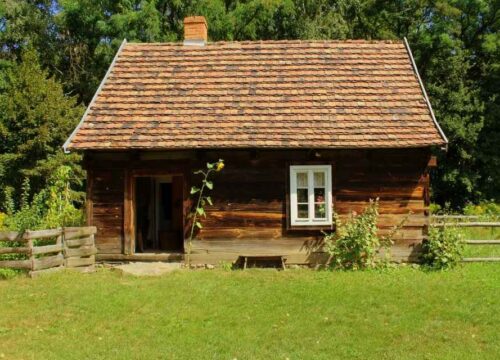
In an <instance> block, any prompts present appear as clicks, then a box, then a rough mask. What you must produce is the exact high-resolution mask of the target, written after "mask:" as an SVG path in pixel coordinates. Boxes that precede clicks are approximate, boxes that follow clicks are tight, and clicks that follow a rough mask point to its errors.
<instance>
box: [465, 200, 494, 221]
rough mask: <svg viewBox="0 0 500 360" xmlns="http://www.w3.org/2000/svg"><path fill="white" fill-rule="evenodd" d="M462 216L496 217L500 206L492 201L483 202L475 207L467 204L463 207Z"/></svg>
mask: <svg viewBox="0 0 500 360" xmlns="http://www.w3.org/2000/svg"><path fill="white" fill-rule="evenodd" d="M464 214H465V215H476V216H484V217H498V216H500V204H497V203H495V202H493V201H484V202H481V203H479V204H477V205H474V204H467V205H466V206H465V207H464Z"/></svg>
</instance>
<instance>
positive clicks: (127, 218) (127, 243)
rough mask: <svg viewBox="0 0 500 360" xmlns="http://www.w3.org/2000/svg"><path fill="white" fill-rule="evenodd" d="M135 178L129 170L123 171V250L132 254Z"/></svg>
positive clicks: (133, 242) (133, 244) (133, 245)
mask: <svg viewBox="0 0 500 360" xmlns="http://www.w3.org/2000/svg"><path fill="white" fill-rule="evenodd" d="M134 185H135V178H134V177H133V176H132V175H131V174H130V171H128V170H126V171H125V187H124V195H123V197H124V206H123V231H124V243H123V252H124V253H125V254H132V253H133V252H134V249H133V248H134V247H135V221H134V203H135V202H134V198H135V196H134V195H135V194H134V193H135V186H134Z"/></svg>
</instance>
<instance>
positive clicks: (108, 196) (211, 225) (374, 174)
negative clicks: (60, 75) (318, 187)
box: [87, 149, 430, 262]
mask: <svg viewBox="0 0 500 360" xmlns="http://www.w3.org/2000/svg"><path fill="white" fill-rule="evenodd" d="M317 153H318V155H319V157H318V156H316V152H315V151H283V150H280V151H271V150H269V151H257V152H255V151H236V150H235V151H197V152H193V151H191V152H176V153H142V154H135V155H134V157H133V160H130V159H129V160H127V156H129V157H130V155H127V154H114V155H106V156H108V157H110V158H115V161H114V162H113V164H114V165H113V166H114V167H115V169H114V170H109V169H106V170H104V169H103V170H99V169H98V168H99V167H105V166H106V163H105V162H103V161H97V159H99V158H100V157H101V156H103V155H99V154H91V156H88V157H89V158H92V159H94V161H91V162H89V163H88V165H87V167H88V168H89V169H90V170H91V171H90V172H89V174H93V175H92V176H93V179H92V184H93V185H92V189H91V191H92V193H91V194H89V196H90V197H89V198H90V199H92V202H93V213H92V217H93V224H94V225H96V226H97V227H98V233H97V236H96V243H97V246H98V247H99V249H100V250H101V252H109V253H110V254H111V253H119V252H122V251H123V248H122V244H123V222H124V217H123V198H124V194H123V188H124V179H123V174H124V173H134V171H135V172H136V173H141V172H144V173H147V172H154V171H157V172H169V171H171V172H173V173H174V172H175V173H179V172H181V173H183V174H184V177H185V179H186V182H187V184H186V187H185V188H186V189H189V187H190V186H191V183H192V182H193V181H197V180H196V177H195V176H194V175H192V172H193V171H194V170H196V169H198V168H200V167H204V166H205V163H206V162H207V161H215V160H217V159H218V158H223V159H224V160H225V162H226V167H225V169H224V170H223V172H221V173H218V174H216V177H215V179H214V183H215V188H214V190H213V192H212V194H211V195H212V198H213V200H214V205H213V206H210V207H208V208H207V214H208V215H207V218H206V219H203V221H202V223H203V229H202V230H201V231H200V232H199V233H198V234H197V241H196V242H195V244H194V253H195V254H199V255H200V256H202V255H203V256H202V257H200V261H204V259H205V260H206V261H218V260H221V259H222V260H223V259H226V258H232V257H233V256H235V254H236V253H238V252H239V253H241V252H245V249H261V250H262V249H263V248H262V246H263V244H265V246H266V247H267V248H268V249H269V251H275V252H280V251H281V252H283V251H288V252H290V253H292V252H296V251H297V249H298V252H299V253H303V254H302V255H301V256H298V257H296V258H295V262H308V261H315V260H314V259H316V258H317V257H318V256H319V255H318V253H317V252H318V247H317V246H318V244H319V243H320V239H321V232H320V231H318V230H297V229H290V228H289V226H288V225H287V212H288V209H287V207H288V205H287V204H288V202H287V201H288V200H287V193H288V191H287V189H288V177H289V173H288V167H289V165H290V164H292V163H296V164H308V163H321V164H332V166H333V170H332V171H333V184H332V185H333V186H332V190H333V196H334V207H335V211H336V212H337V213H339V214H341V215H345V216H347V215H348V214H349V213H350V212H351V211H355V212H358V213H359V212H361V211H363V209H364V208H365V207H366V205H367V203H368V201H369V199H371V198H372V199H373V198H376V197H379V198H380V208H379V210H380V222H379V227H380V229H381V232H384V231H388V230H389V229H390V228H391V227H392V226H394V225H396V224H397V223H399V222H400V221H401V220H402V219H403V218H404V217H406V216H407V215H408V213H409V212H411V215H410V217H409V219H408V221H407V223H406V225H405V226H404V228H403V229H402V231H401V232H400V233H398V235H397V237H396V244H395V246H394V248H393V251H392V253H393V256H394V257H395V258H397V259H408V258H410V259H412V258H414V257H415V255H416V254H417V252H418V248H419V245H420V243H421V241H422V239H423V237H424V236H425V235H426V231H427V224H428V220H427V206H428V189H429V175H428V171H427V170H428V169H427V166H428V163H429V159H430V152H429V150H428V149H406V150H337V151H318V152H317ZM126 169H127V170H126ZM185 207H189V200H188V199H187V194H186V199H185ZM186 211H187V209H186ZM188 228H189V223H188V222H186V223H185V234H187V232H188ZM120 239H121V240H122V242H121V243H120ZM264 249H265V248H264ZM207 259H208V260H207ZM292 262H293V261H292Z"/></svg>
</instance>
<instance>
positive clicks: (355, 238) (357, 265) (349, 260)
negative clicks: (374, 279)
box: [324, 199, 406, 270]
mask: <svg viewBox="0 0 500 360" xmlns="http://www.w3.org/2000/svg"><path fill="white" fill-rule="evenodd" d="M378 215H379V214H378V199H376V200H370V204H369V205H368V207H367V208H366V209H365V210H364V211H363V213H361V214H359V215H356V214H354V213H352V214H351V215H350V217H349V219H348V220H347V221H346V222H342V221H341V220H340V218H339V216H338V215H337V214H334V219H335V224H336V231H335V232H333V233H324V235H325V237H324V242H325V251H326V252H327V253H328V254H329V255H330V266H331V267H332V268H337V269H349V270H360V269H369V268H375V267H378V266H380V265H382V264H384V265H385V264H386V263H387V260H388V259H389V257H390V247H391V246H392V244H393V240H392V238H393V236H394V234H395V233H396V232H397V230H399V229H400V228H401V227H402V226H403V224H404V222H405V221H406V219H404V220H403V221H402V222H401V223H400V224H398V225H397V226H395V227H393V229H392V231H390V233H389V234H388V235H386V236H383V237H379V236H378V234H377V232H378V228H377V221H378ZM382 249H383V250H384V253H385V255H386V256H385V258H381V257H380V252H381V251H380V250H382Z"/></svg>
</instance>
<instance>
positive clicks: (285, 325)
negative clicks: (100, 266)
mask: <svg viewBox="0 0 500 360" xmlns="http://www.w3.org/2000/svg"><path fill="white" fill-rule="evenodd" d="M0 294H1V296H0V358H2V359H3V358H5V359H287V358H289V359H333V358H354V359H381V358H384V359H401V358H405V359H456V358H459V359H465V358H467V359H474V358H476V359H479V358H481V359H498V358H499V357H500V331H499V324H500V297H499V296H498V295H499V294H500V265H498V264H468V265H465V266H460V267H458V268H457V269H455V270H452V271H446V272H425V271H422V270H419V269H414V268H410V267H406V268H400V269H394V270H387V271H376V272H375V271H372V272H326V271H319V272H318V271H310V270H289V271H286V272H279V271H275V270H258V269H251V270H246V271H232V272H225V271H222V270H211V271H208V270H207V271H177V272H173V273H170V274H167V275H165V276H163V277H155V278H135V277H131V276H122V275H120V274H119V273H117V272H111V271H108V270H101V271H99V272H98V273H96V274H92V275H85V274H78V273H72V272H64V273H59V274H53V275H48V276H46V277H41V278H38V279H33V280H30V279H25V278H19V277H18V278H15V279H11V280H5V281H0Z"/></svg>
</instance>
